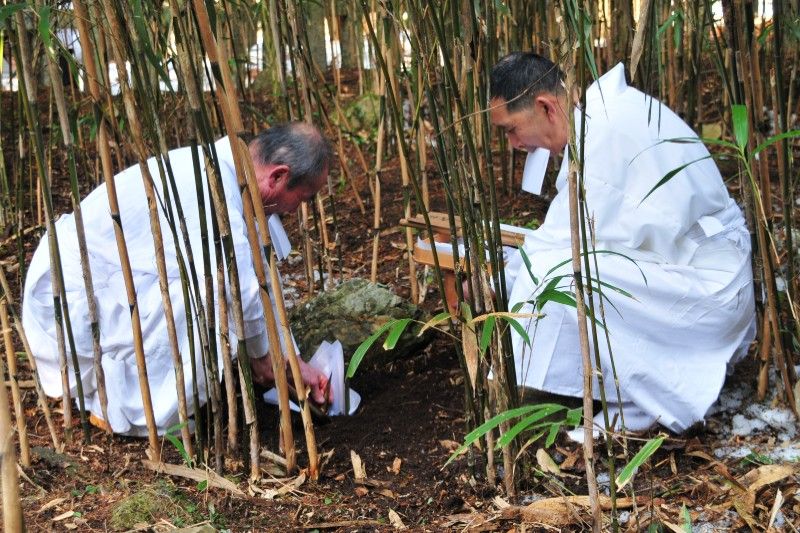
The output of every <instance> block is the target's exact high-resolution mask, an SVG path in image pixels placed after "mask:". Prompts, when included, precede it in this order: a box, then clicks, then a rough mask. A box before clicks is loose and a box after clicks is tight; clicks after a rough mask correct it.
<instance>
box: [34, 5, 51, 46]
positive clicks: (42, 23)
mask: <svg viewBox="0 0 800 533" xmlns="http://www.w3.org/2000/svg"><path fill="white" fill-rule="evenodd" d="M50 11H51V10H50V6H42V8H41V9H40V10H39V26H38V27H39V37H40V38H41V39H42V42H43V43H44V46H45V47H46V48H47V50H48V51H49V52H50V53H52V51H53V36H52V35H51V33H50Z"/></svg>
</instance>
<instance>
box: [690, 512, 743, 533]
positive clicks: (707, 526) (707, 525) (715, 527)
mask: <svg viewBox="0 0 800 533" xmlns="http://www.w3.org/2000/svg"><path fill="white" fill-rule="evenodd" d="M736 516H737V515H736V514H735V513H733V512H732V511H726V512H725V517H723V518H720V519H719V520H715V521H713V522H705V521H701V519H702V518H703V514H701V515H700V516H699V517H698V518H697V520H696V521H695V523H694V524H692V531H693V532H694V533H716V532H718V531H728V530H730V529H731V528H732V527H733V524H734V521H735V520H736Z"/></svg>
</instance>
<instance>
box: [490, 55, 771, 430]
mask: <svg viewBox="0 0 800 533" xmlns="http://www.w3.org/2000/svg"><path fill="white" fill-rule="evenodd" d="M490 94H491V100H490V115H491V121H492V123H493V124H494V125H496V126H498V127H500V128H501V129H502V130H503V131H504V133H505V135H506V136H507V138H508V141H509V143H510V144H511V145H513V146H514V148H517V149H520V150H525V151H527V152H528V160H527V161H526V165H525V171H524V176H523V189H524V190H526V191H528V192H532V193H534V194H539V191H540V189H541V184H542V180H543V178H544V174H545V170H546V167H547V164H548V159H549V157H550V154H551V153H552V154H560V153H563V162H562V165H561V169H560V172H559V173H558V176H557V178H556V188H557V190H558V193H557V194H556V196H555V197H554V198H553V201H552V203H551V204H550V207H549V209H548V211H547V216H546V218H545V220H544V223H543V224H542V225H541V226H540V227H539V228H538V229H536V230H535V231H533V232H531V233H530V234H529V235H528V236H527V237H526V239H525V243H524V245H523V246H522V247H521V249H522V250H521V252H520V253H517V254H515V255H514V256H512V258H511V260H510V261H509V263H508V265H507V266H506V279H507V282H508V286H509V287H510V289H509V302H508V305H509V308H515V309H516V307H515V306H517V307H519V308H518V309H516V310H518V311H519V312H521V313H527V312H530V313H538V312H541V314H542V315H543V316H541V317H540V318H534V319H532V320H529V321H528V324H527V325H526V326H527V328H526V329H528V335H529V338H530V343H528V342H526V341H525V340H523V338H522V337H521V336H520V335H518V334H517V333H516V332H512V341H513V345H514V358H515V364H516V370H517V381H518V383H519V384H521V385H524V386H527V387H531V388H534V389H539V390H544V391H547V392H552V393H556V394H562V395H567V396H582V395H583V376H582V372H581V368H582V365H581V359H582V358H581V349H580V345H579V340H578V322H577V315H576V313H575V310H574V308H570V307H567V306H565V305H562V304H559V303H557V302H555V301H553V300H552V299H550V300H549V301H546V303H544V302H545V300H544V299H543V300H541V302H542V303H543V304H544V305H543V307H541V308H540V307H539V306H538V305H539V303H538V301H537V299H538V298H539V296H540V295H541V294H542V292H543V291H544V290H546V289H552V288H553V286H552V285H551V283H555V285H556V288H560V290H564V291H569V290H572V287H571V285H570V280H571V279H572V271H571V262H570V257H571V232H570V223H569V221H570V213H569V193H568V187H567V174H568V169H569V161H570V160H576V159H577V158H580V164H581V165H582V167H583V173H584V187H585V201H586V204H585V205H586V209H587V211H586V215H587V219H588V220H590V221H591V228H592V235H591V239H590V242H592V243H593V244H592V249H593V250H595V253H594V254H593V255H592V259H591V261H590V265H592V266H593V267H595V266H596V268H593V271H592V273H591V275H592V279H591V280H584V284H586V283H591V284H592V286H593V287H594V288H595V289H594V295H595V298H597V301H596V304H599V303H600V300H599V297H598V292H599V290H600V289H601V290H602V294H603V302H604V303H605V304H607V305H605V313H604V314H603V315H600V309H601V308H600V306H599V305H595V309H596V310H597V311H596V312H597V313H598V316H597V319H599V320H603V321H604V324H605V326H606V327H605V330H600V331H599V332H598V333H599V334H600V335H601V338H600V342H599V343H598V344H599V346H597V347H596V348H597V350H598V352H599V353H598V357H599V360H600V361H601V363H602V375H603V377H604V380H603V382H604V385H605V389H606V396H607V397H608V398H609V400H610V401H611V402H613V403H614V404H615V405H616V408H612V410H613V413H612V414H615V413H616V412H617V411H618V410H619V409H622V411H623V413H624V417H625V418H624V420H625V426H626V427H627V429H630V430H644V429H648V428H649V427H651V426H652V425H654V424H656V423H659V424H661V425H663V426H665V427H667V428H669V429H671V430H673V431H676V432H681V431H683V430H685V429H687V428H688V427H689V426H691V425H692V424H694V423H696V422H698V421H700V420H702V419H703V418H704V416H705V414H706V412H707V410H708V409H709V407H710V406H711V405H712V403H713V402H714V401H715V400H716V398H717V395H718V394H719V391H720V389H721V387H722V383H723V381H724V379H725V374H726V368H727V365H728V363H729V362H735V361H736V360H737V359H739V358H741V357H742V356H743V355H744V354H745V353H746V351H747V347H748V345H749V343H750V341H751V340H752V338H753V334H754V325H755V312H754V303H753V285H752V283H753V280H752V272H751V269H750V235H749V233H748V231H747V227H746V226H745V222H744V218H743V217H742V213H741V210H740V209H739V207H738V206H737V205H736V202H735V201H734V200H733V199H731V197H730V196H729V194H728V191H727V189H726V187H725V184H724V183H723V181H722V177H721V176H720V173H719V170H718V169H717V167H716V165H715V164H714V162H713V160H712V159H711V158H710V155H709V153H708V151H707V150H706V148H705V147H704V146H703V144H702V143H701V142H699V139H698V140H697V142H687V141H686V139H691V138H694V139H696V138H697V136H696V134H695V133H694V132H693V131H692V130H691V129H690V128H689V127H688V126H687V125H686V124H685V123H684V122H683V121H682V120H681V119H680V118H679V117H678V116H677V115H676V114H675V113H673V112H672V111H670V110H669V109H667V108H666V107H665V106H664V105H662V104H661V103H660V102H658V101H657V100H655V99H654V98H652V97H650V96H647V95H645V94H643V93H641V92H640V91H637V90H636V89H634V88H632V87H629V86H628V85H627V83H626V81H625V70H624V67H623V65H622V64H619V65H617V66H615V67H614V68H612V69H611V70H609V71H608V72H607V73H606V74H604V75H603V76H602V77H600V78H599V79H598V80H597V81H596V82H595V83H593V84H592V85H591V86H590V87H589V88H588V89H587V90H586V109H585V112H583V111H582V110H581V109H579V106H578V105H577V103H576V101H577V99H576V98H575V97H574V95H571V94H568V92H567V90H566V88H565V87H564V82H563V74H562V73H561V71H560V70H559V68H558V67H557V66H556V65H555V64H553V62H551V61H550V60H548V59H546V58H544V57H542V56H539V55H537V54H535V53H531V52H515V53H512V54H509V55H508V56H506V57H504V58H503V59H501V60H500V61H499V62H498V63H497V64H496V65H495V66H494V68H493V69H492V73H491V88H490ZM571 117H574V121H575V124H576V126H575V130H576V131H577V132H578V133H577V136H578V139H577V140H576V144H577V146H578V147H579V148H578V152H577V154H576V152H575V151H573V150H571V149H570V148H569V146H568V145H569V140H570V139H569V137H570V118H571ZM583 120H585V124H583V128H581V122H582V121H583ZM582 131H583V132H585V133H583V134H581V132H582ZM581 137H582V138H581ZM678 138H680V139H683V142H680V143H672V142H667V141H668V140H669V139H678ZM581 144H583V147H582V149H581V148H580V147H581ZM668 176H671V179H668V180H664V178H665V177H668ZM590 252H591V251H590ZM523 254H525V255H526V256H527V257H528V259H529V260H530V268H526V267H525V266H524V265H525V264H526V263H525V260H524V259H525V258H524V257H523ZM598 278H599V279H598ZM600 283H604V284H605V285H600ZM520 306H521V307H520ZM605 335H607V336H608V342H606V339H605V338H603V336H605ZM612 357H613V359H612ZM612 368H615V369H616V375H615V374H614V372H612ZM617 377H618V378H619V392H620V396H621V398H620V399H621V405H618V404H617V398H618V397H617V389H616V387H615V378H617ZM593 390H594V393H595V397H596V398H597V397H598V393H597V390H598V384H597V383H595V386H594V389H593ZM600 416H602V415H600ZM601 421H602V420H601V419H599V418H598V419H597V420H596V422H597V423H600V422H601ZM617 424H618V425H619V424H620V420H619V418H617Z"/></svg>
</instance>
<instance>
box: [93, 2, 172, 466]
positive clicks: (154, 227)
mask: <svg viewBox="0 0 800 533" xmlns="http://www.w3.org/2000/svg"><path fill="white" fill-rule="evenodd" d="M103 5H104V7H105V12H106V13H105V14H106V20H107V21H108V22H109V29H110V30H111V34H112V39H111V44H112V46H111V48H112V51H113V53H114V59H115V61H116V62H117V65H118V66H119V65H123V66H124V65H125V64H126V56H125V53H124V51H123V49H122V46H121V43H122V42H124V40H123V39H124V35H125V34H124V33H123V31H124V30H123V28H122V25H121V23H120V20H119V18H118V16H117V14H116V11H115V6H114V5H113V4H112V3H111V1H110V0H103ZM117 73H118V76H119V84H120V88H121V91H122V98H123V103H124V106H125V113H126V116H127V117H128V126H129V128H130V132H131V137H132V140H133V144H134V150H135V152H136V157H137V159H138V160H139V169H140V171H141V174H142V183H143V185H144V191H145V195H146V197H147V203H148V211H149V215H150V228H151V233H152V234H153V247H154V249H155V258H156V269H157V271H158V280H159V289H160V292H161V298H162V304H163V305H164V315H165V319H166V325H167V332H168V335H169V341H170V347H171V350H172V354H173V361H174V362H175V364H176V366H177V364H178V361H181V362H182V359H181V356H180V351H179V348H178V345H177V336H176V331H175V317H174V315H173V312H172V301H171V298H170V294H169V282H168V279H167V269H166V262H165V257H164V246H163V236H162V233H161V222H160V220H159V216H158V211H157V207H156V206H157V200H156V195H155V189H154V184H153V178H152V176H151V175H150V170H149V167H148V165H147V158H148V150H147V148H146V147H145V142H144V134H143V130H142V125H141V122H140V120H139V118H138V117H139V115H138V113H137V105H136V102H135V100H134V96H133V94H132V88H131V85H130V83H129V81H128V74H127V71H126V69H125V68H124V67H123V68H118V69H117ZM126 285H127V284H126ZM129 298H130V295H129ZM137 334H138V335H139V336H141V331H139V332H137V331H136V325H134V336H136V335H137ZM138 343H139V341H137V344H138ZM136 364H137V369H138V372H139V387H140V389H141V394H142V403H143V405H144V414H145V419H146V422H147V430H148V439H149V444H150V447H149V452H150V453H151V454H152V456H151V458H153V459H155V458H157V457H158V455H159V451H160V443H159V440H158V435H157V426H156V423H155V418H154V416H153V406H152V398H151V396H150V386H149V383H148V381H147V362H146V358H145V354H144V352H143V351H141V352H140V351H139V350H137V353H136ZM179 394H180V391H179Z"/></svg>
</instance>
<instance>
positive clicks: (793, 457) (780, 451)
mask: <svg viewBox="0 0 800 533" xmlns="http://www.w3.org/2000/svg"><path fill="white" fill-rule="evenodd" d="M767 455H768V457H769V458H770V459H772V460H773V461H778V462H792V461H800V442H795V443H793V444H791V445H790V446H786V447H780V448H775V449H774V450H772V451H771V452H770V453H769V454H767Z"/></svg>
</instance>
